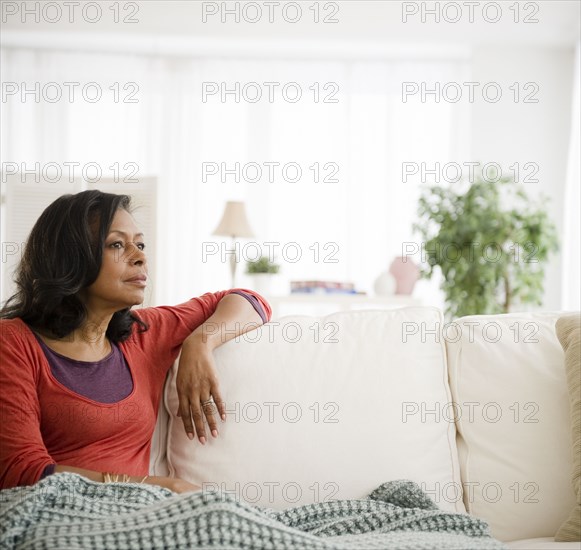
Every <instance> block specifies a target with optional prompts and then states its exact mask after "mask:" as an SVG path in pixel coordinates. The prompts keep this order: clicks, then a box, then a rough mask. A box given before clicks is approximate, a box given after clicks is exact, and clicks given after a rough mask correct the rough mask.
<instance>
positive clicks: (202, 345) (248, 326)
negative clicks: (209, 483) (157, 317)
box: [176, 294, 263, 444]
mask: <svg viewBox="0 0 581 550" xmlns="http://www.w3.org/2000/svg"><path fill="white" fill-rule="evenodd" d="M262 324H263V321H262V317H261V316H260V315H259V314H258V313H257V312H256V310H255V309H254V307H252V305H251V304H250V303H249V302H248V300H247V299H246V298H244V297H242V296H240V295H239V294H228V295H226V296H224V297H223V298H222V299H221V300H220V302H219V303H218V306H217V307H216V311H215V312H214V313H213V315H211V316H210V317H209V318H208V319H207V320H206V321H205V322H204V323H203V324H201V325H200V326H199V327H198V328H196V329H195V330H194V331H193V332H192V333H191V334H190V336H188V337H187V338H186V339H185V340H184V342H183V345H182V352H181V356H180V360H179V366H178V373H177V377H176V387H177V393H178V399H179V410H178V412H177V414H178V416H181V418H182V421H183V423H184V428H185V430H186V433H187V434H188V437H189V438H190V439H193V438H194V433H196V434H197V435H198V439H199V441H200V443H202V444H205V442H206V433H205V430H204V415H205V417H206V419H207V421H208V425H209V428H210V433H211V434H212V436H213V437H216V436H217V435H218V427H217V424H216V419H215V418H214V414H213V413H214V407H213V406H206V407H203V408H202V402H203V401H207V400H208V399H210V398H211V397H212V398H213V400H214V403H215V405H216V407H217V409H218V414H219V415H220V417H221V418H222V421H224V420H226V405H225V403H224V401H223V400H222V397H221V395H220V390H219V387H218V379H217V377H216V373H215V369H214V359H213V356H212V351H213V350H214V349H215V348H217V347H218V346H221V345H222V344H224V343H225V342H227V341H229V340H232V339H233V338H236V337H237V336H240V335H242V334H245V333H246V332H248V331H250V330H254V329H256V328H258V327H259V326H260V325H262ZM192 419H193V423H192ZM194 428H195V429H194Z"/></svg>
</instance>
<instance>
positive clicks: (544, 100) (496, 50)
mask: <svg viewBox="0 0 581 550" xmlns="http://www.w3.org/2000/svg"><path fill="white" fill-rule="evenodd" d="M574 56H575V51H574V48H552V47H531V46H528V47H518V46H512V47H508V46H506V45H504V46H501V47H494V46H486V47H483V46H481V47H476V48H475V49H474V53H473V65H472V70H473V73H472V80H473V81H476V82H480V83H485V82H491V81H495V82H498V83H499V84H500V85H501V86H502V89H503V92H507V93H511V94H512V92H511V91H510V90H508V86H510V85H512V83H514V82H520V83H526V82H536V83H537V84H538V85H539V92H538V94H537V95H536V97H538V99H539V102H538V103H528V104H527V103H522V102H519V103H514V101H513V100H512V98H511V100H510V101H504V100H501V101H499V102H498V103H487V102H486V101H478V100H476V101H475V102H474V104H473V107H472V127H471V135H472V157H473V160H480V161H482V162H492V161H494V162H498V163H499V164H500V165H501V166H502V167H503V168H504V167H505V166H506V167H508V166H510V165H512V164H513V163H514V162H515V161H518V162H520V163H521V165H522V164H524V163H525V162H536V163H537V164H538V165H539V173H538V175H537V176H536V177H537V179H538V180H539V182H538V183H530V184H527V191H530V192H531V194H533V195H536V194H538V193H540V192H542V193H543V194H544V195H547V196H549V197H550V199H551V200H550V202H549V205H548V208H549V212H550V215H551V217H552V219H553V220H554V222H555V224H556V225H557V229H558V232H559V235H560V236H562V230H563V227H562V221H563V212H564V209H563V206H564V190H565V181H566V170H567V152H568V146H569V143H568V141H569V135H570V132H569V130H570V126H571V116H572V115H571V95H572V86H573V63H574ZM503 99H504V98H503ZM507 99H508V98H507ZM561 269H562V261H561V255H560V253H558V254H557V255H555V256H552V257H551V258H550V260H549V264H548V266H547V270H546V278H545V295H544V303H543V309H546V310H558V309H561Z"/></svg>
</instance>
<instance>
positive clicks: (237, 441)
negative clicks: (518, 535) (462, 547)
mask: <svg viewBox="0 0 581 550" xmlns="http://www.w3.org/2000/svg"><path fill="white" fill-rule="evenodd" d="M441 322H442V319H441V313H440V312H439V311H438V310H437V309H436V308H431V307H413V308H404V309H398V310H391V311H386V310H379V311H378V310H374V311H354V312H341V313H335V314H332V315H328V316H325V317H310V316H288V317H283V318H279V319H277V320H275V321H272V322H270V323H268V324H267V325H263V326H262V327H259V328H258V329H255V330H253V331H251V332H248V333H246V334H245V335H243V336H242V337H240V338H238V339H234V340H231V341H229V342H226V343H225V344H223V345H222V346H220V347H219V348H217V349H216V350H215V352H214V358H215V363H216V369H217V373H218V377H219V380H220V386H221V391H222V396H223V398H224V400H225V402H226V407H227V410H228V413H227V420H226V422H225V423H219V431H220V435H219V437H218V438H217V439H213V438H212V437H209V440H208V441H207V443H206V445H201V444H200V443H199V442H198V440H197V439H194V440H193V441H190V440H189V439H188V438H187V437H186V434H185V431H184V428H183V424H182V421H181V419H180V418H178V417H176V415H175V412H176V411H177V408H178V400H177V394H176V389H175V375H176V372H177V368H176V366H175V365H174V367H173V370H172V372H171V375H170V380H169V383H168V384H167V385H166V390H165V392H166V395H165V403H166V405H167V407H168V411H169V424H168V441H167V463H168V468H169V471H170V474H171V475H174V476H177V477H180V478H183V479H186V480H188V481H190V482H192V483H195V484H198V485H200V486H202V487H203V489H204V490H205V491H213V490H218V489H220V490H222V491H230V492H232V494H234V495H235V496H236V497H237V498H239V499H241V500H245V501H246V502H250V503H252V504H257V505H259V506H266V507H270V508H277V509H280V508H287V507H292V506H299V505H302V504H309V503H314V502H321V501H325V500H330V499H347V498H363V497H365V496H366V495H367V494H368V493H369V492H370V491H372V490H373V489H374V488H376V487H377V486H378V485H380V484H381V483H383V482H385V481H388V480H393V479H411V480H413V481H416V482H417V483H419V484H420V485H421V486H422V487H423V488H424V489H425V490H426V491H428V493H429V494H430V495H431V497H432V498H433V500H434V501H436V503H437V504H439V505H440V506H441V507H442V508H443V509H445V510H449V511H459V512H462V511H465V509H464V505H463V501H462V493H461V481H460V475H459V467H458V457H457V450H456V443H455V438H456V430H455V424H454V418H453V417H451V418H450V419H449V420H447V421H442V418H441V416H436V415H433V414H431V413H430V411H432V410H436V409H438V410H442V408H444V407H445V406H446V405H447V404H449V402H450V392H449V386H448V373H447V364H446V356H445V347H444V344H443V342H441V341H436V340H435V339H434V338H427V339H426V338H423V336H424V335H425V332H426V331H435V330H438V328H439V326H440V324H441ZM426 411H427V412H426Z"/></svg>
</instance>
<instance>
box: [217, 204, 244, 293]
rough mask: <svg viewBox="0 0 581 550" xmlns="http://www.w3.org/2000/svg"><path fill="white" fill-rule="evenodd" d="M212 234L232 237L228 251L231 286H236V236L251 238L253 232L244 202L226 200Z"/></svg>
mask: <svg viewBox="0 0 581 550" xmlns="http://www.w3.org/2000/svg"><path fill="white" fill-rule="evenodd" d="M212 235H220V236H229V237H232V250H231V251H230V275H231V281H232V286H231V288H235V287H236V266H237V265H238V258H237V254H236V242H235V241H236V238H237V237H242V238H252V237H254V233H253V232H252V229H250V224H249V223H248V218H247V217H246V209H245V207H244V203H243V202H241V201H228V202H227V203H226V207H225V208H224V213H223V214H222V219H221V220H220V223H219V224H218V227H216V229H214V232H213V233H212Z"/></svg>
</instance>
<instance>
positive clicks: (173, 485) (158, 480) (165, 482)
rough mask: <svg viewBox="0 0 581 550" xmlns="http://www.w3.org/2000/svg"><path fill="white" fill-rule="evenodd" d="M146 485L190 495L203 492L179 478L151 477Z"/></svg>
mask: <svg viewBox="0 0 581 550" xmlns="http://www.w3.org/2000/svg"><path fill="white" fill-rule="evenodd" d="M144 483H147V484H149V485H158V486H159V487H164V488H165V489H169V490H170V491H173V492H174V493H188V492H192V491H201V490H202V488H201V487H198V486H197V485H194V484H193V483H190V482H188V481H186V480H185V479H180V478H177V477H162V476H149V477H148V478H147V479H146V480H145V481H144Z"/></svg>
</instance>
